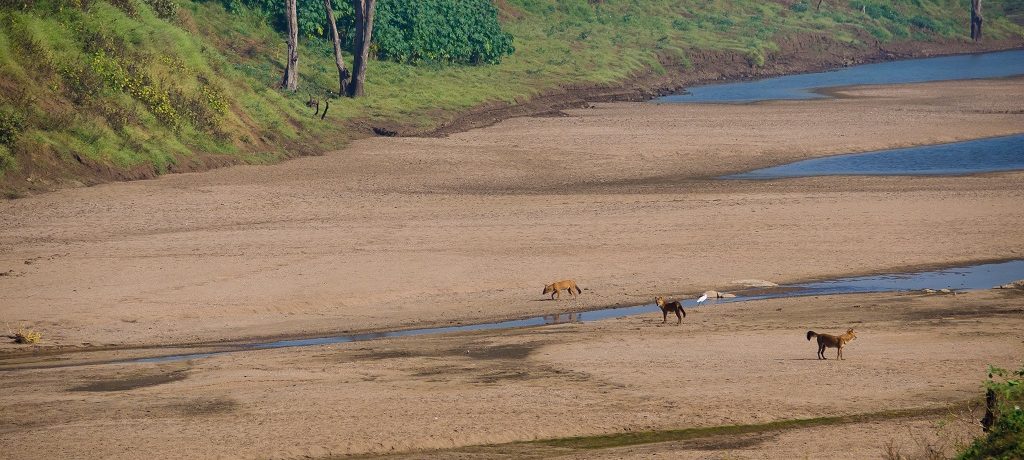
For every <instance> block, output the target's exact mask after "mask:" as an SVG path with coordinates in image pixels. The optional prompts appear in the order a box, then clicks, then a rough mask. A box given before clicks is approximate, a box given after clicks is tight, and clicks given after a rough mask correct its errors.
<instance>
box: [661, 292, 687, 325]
mask: <svg viewBox="0 0 1024 460" xmlns="http://www.w3.org/2000/svg"><path fill="white" fill-rule="evenodd" d="M654 303H656V304H658V308H660V309H661V324H665V323H666V322H668V312H670V311H671V312H674V313H675V314H676V318H678V319H679V321H677V322H676V324H682V322H683V317H684V316H686V310H683V304H681V303H679V301H678V300H676V301H673V302H665V298H664V297H662V296H658V297H655V298H654Z"/></svg>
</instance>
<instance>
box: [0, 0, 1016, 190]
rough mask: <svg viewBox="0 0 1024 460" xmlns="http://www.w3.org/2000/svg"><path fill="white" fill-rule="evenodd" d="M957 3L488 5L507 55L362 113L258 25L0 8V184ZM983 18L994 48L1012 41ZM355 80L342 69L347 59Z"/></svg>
mask: <svg viewBox="0 0 1024 460" xmlns="http://www.w3.org/2000/svg"><path fill="white" fill-rule="evenodd" d="M967 3H969V2H966V1H963V0H893V1H883V0H852V1H847V0H825V2H824V4H823V5H822V7H821V10H820V11H816V10H815V8H814V6H813V3H812V2H809V1H807V0H799V1H792V0H778V1H774V2H771V1H762V0H733V1H725V0H646V1H641V0H604V1H591V2H588V1H586V0H496V2H495V4H496V6H497V7H498V8H499V11H500V19H501V22H502V26H503V27H504V29H505V30H506V31H507V32H509V33H511V34H512V35H513V37H514V45H515V48H516V51H515V53H514V54H512V55H511V56H507V57H505V58H504V59H503V60H502V62H501V63H500V64H496V65H480V66H440V65H419V66H414V65H408V64H399V63H394V62H387V61H374V62H372V63H371V66H370V69H369V72H368V76H367V94H368V97H366V98H364V99H357V100H350V99H336V100H332V103H331V108H330V111H329V112H328V115H327V117H326V119H325V120H323V121H321V120H320V119H319V118H314V117H312V109H310V108H308V107H306V105H305V102H306V101H307V100H308V98H309V95H310V94H313V95H317V96H322V95H323V94H325V93H326V92H327V91H329V90H333V89H335V86H336V81H337V75H336V71H335V69H334V64H333V56H332V54H331V48H330V46H329V45H328V43H327V42H326V41H324V40H322V39H319V38H305V39H303V40H301V45H300V46H301V50H300V61H299V71H300V90H299V92H298V93H296V94H288V93H285V92H282V91H280V90H278V89H275V88H274V86H275V84H276V82H277V81H278V80H279V79H280V75H281V69H282V67H281V63H282V62H283V57H284V53H285V48H284V43H283V37H282V36H281V35H280V34H279V33H278V32H276V31H275V30H274V29H273V28H272V27H271V26H270V25H269V24H270V22H271V21H269V20H268V18H267V17H265V16H263V15H261V14H259V13H256V12H254V11H251V10H247V9H245V8H244V7H238V6H237V5H235V4H233V6H234V7H233V8H232V11H231V12H229V11H228V10H227V9H225V7H224V6H223V5H224V4H223V3H221V2H218V1H190V0H0V184H2V185H3V187H4V188H5V189H6V190H7V193H8V194H9V195H16V194H18V193H20V192H19V190H25V189H45V188H49V187H52V186H56V185H62V184H65V183H69V182H70V183H74V182H76V181H81V182H85V183H91V182H96V181H102V180H109V179H120V178H139V177H148V176H151V175H155V174H161V173H164V172H167V171H177V170H188V169H203V168H205V167H208V166H210V165H217V164H227V163H236V162H246V163H262V162H270V161H276V160H278V159H281V158H284V157H288V156H293V155H297V154H303V153H314V152H318V151H322V150H323V149H328V148H335V147H338V146H340V145H342V144H343V143H344V142H345V140H347V139H350V138H351V137H353V136H355V135H358V134H359V133H365V132H366V127H367V126H372V125H374V124H375V123H384V124H389V125H395V124H398V125H403V126H412V127H417V128H429V127H431V126H436V125H437V124H438V123H440V122H442V121H444V120H445V119H447V118H449V117H451V116H452V115H453V114H454V113H457V112H458V111H460V110H465V109H467V108H470V107H474V106H478V105H480V104H483V103H487V102H491V101H502V102H515V101H523V100H526V99H528V98H530V97H531V96H534V95H537V94H539V93H542V92H545V91H547V90H550V89H552V88H556V87H559V86H561V85H565V84H569V83H572V84H603V83H604V84H607V83H615V82H621V81H624V80H626V79H628V78H629V77H630V76H632V75H636V74H638V73H645V72H654V73H657V72H664V71H665V69H664V68H663V67H662V63H663V62H669V61H671V62H682V63H684V64H685V63H687V62H689V59H690V56H692V55H693V54H694V53H695V52H699V51H702V50H719V51H729V52H733V53H736V54H737V55H739V56H743V57H744V59H745V61H746V63H747V65H749V66H751V68H756V67H758V66H764V65H766V64H770V63H771V62H772V59H773V53H775V52H776V51H778V50H779V46H780V45H779V43H780V41H781V40H786V39H787V38H792V37H800V36H811V35H813V36H820V37H824V39H826V40H828V41H830V42H838V43H846V44H849V45H850V46H853V47H858V46H862V47H864V48H865V49H867V48H869V47H871V46H874V42H875V41H878V42H882V43H885V42H892V41H907V40H914V41H934V40H945V41H957V40H961V41H966V40H967V38H966V36H965V32H966V31H967V29H968V28H967V21H968V10H967V6H966V4H967ZM1018 3H1019V2H1017V3H1015V1H1009V2H1006V3H1005V8H1007V10H1008V11H1005V12H1004V10H1003V8H1004V6H1001V5H1003V4H1000V3H998V2H989V3H987V9H986V30H985V34H986V39H988V40H995V39H1001V38H1011V37H1020V36H1021V35H1022V33H1024V30H1022V28H1021V27H1020V26H1018V25H1017V24H1015V23H1013V22H1012V21H1011V20H1009V19H1008V18H1007V16H1006V14H1007V13H1009V14H1011V15H1014V14H1019V11H1017V10H1014V8H1018V9H1019V4H1018ZM349 64H351V60H350V56H349Z"/></svg>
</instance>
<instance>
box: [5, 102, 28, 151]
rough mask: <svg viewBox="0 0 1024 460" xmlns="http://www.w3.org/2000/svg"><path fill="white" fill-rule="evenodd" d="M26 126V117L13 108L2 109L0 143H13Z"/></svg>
mask: <svg viewBox="0 0 1024 460" xmlns="http://www.w3.org/2000/svg"><path fill="white" fill-rule="evenodd" d="M24 128H25V117H24V116H22V115H21V114H19V113H17V112H14V111H12V110H7V109H0V145H11V144H14V141H16V140H17V139H18V135H20V134H21V130H22V129H24Z"/></svg>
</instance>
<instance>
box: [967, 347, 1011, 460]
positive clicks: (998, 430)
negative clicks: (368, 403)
mask: <svg viewBox="0 0 1024 460" xmlns="http://www.w3.org/2000/svg"><path fill="white" fill-rule="evenodd" d="M988 375H989V379H988V381H986V382H985V388H986V389H987V390H989V391H991V392H992V395H993V396H994V397H995V407H993V409H994V410H993V415H994V416H995V420H994V421H993V424H992V426H991V427H990V428H989V432H988V434H987V435H986V436H984V437H981V438H978V439H977V440H975V441H974V443H972V444H971V445H970V447H968V448H967V449H966V450H965V451H964V452H962V453H961V454H960V455H959V456H958V457H957V458H958V459H962V460H975V459H1006V460H1010V459H1019V458H1024V367H1021V369H1020V370H1018V371H1012V372H1011V371H1008V370H1006V369H999V368H995V367H993V368H990V369H989V374H988Z"/></svg>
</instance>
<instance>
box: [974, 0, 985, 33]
mask: <svg viewBox="0 0 1024 460" xmlns="http://www.w3.org/2000/svg"><path fill="white" fill-rule="evenodd" d="M982 21H984V18H982V17H981V0H971V39H972V40H974V41H976V42H978V41H981V23H982Z"/></svg>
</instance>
